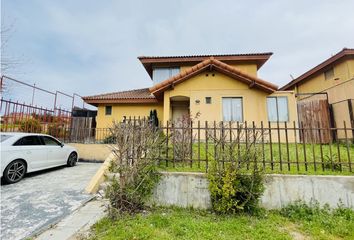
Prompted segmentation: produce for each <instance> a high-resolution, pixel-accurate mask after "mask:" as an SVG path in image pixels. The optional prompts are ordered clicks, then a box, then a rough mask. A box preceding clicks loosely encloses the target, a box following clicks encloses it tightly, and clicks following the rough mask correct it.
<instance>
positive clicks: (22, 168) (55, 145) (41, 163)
mask: <svg viewBox="0 0 354 240" xmlns="http://www.w3.org/2000/svg"><path fill="white" fill-rule="evenodd" d="M0 136H1V138H0V142H1V149H0V150H1V173H0V174H1V177H2V178H3V179H4V181H5V182H7V183H15V182H18V181H20V180H21V179H22V178H23V177H24V176H25V174H26V173H29V172H34V171H39V170H43V169H47V168H52V167H57V166H61V165H68V166H69V167H72V166H75V165H76V162H77V160H78V153H77V151H76V149H75V148H73V147H71V146H68V145H64V144H63V143H61V142H60V141H59V140H57V139H55V138H54V137H52V136H49V135H46V134H37V133H12V132H6V133H0Z"/></svg>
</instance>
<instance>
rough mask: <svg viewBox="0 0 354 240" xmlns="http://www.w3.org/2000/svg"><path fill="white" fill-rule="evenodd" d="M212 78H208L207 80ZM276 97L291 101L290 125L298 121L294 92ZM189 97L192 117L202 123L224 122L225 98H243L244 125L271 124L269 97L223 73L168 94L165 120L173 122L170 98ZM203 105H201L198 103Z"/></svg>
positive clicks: (201, 77) (195, 79) (199, 77)
mask: <svg viewBox="0 0 354 240" xmlns="http://www.w3.org/2000/svg"><path fill="white" fill-rule="evenodd" d="M207 75H208V76H207ZM213 75H214V76H213ZM272 95H282V96H287V97H288V103H289V104H288V107H289V122H292V121H295V120H297V115H296V104H295V96H294V94H293V92H292V91H284V92H275V93H273V94H272ZM176 96H186V97H189V98H190V112H191V114H192V115H195V114H196V113H198V112H199V113H200V117H199V119H198V120H200V121H201V122H204V121H217V122H219V121H222V98H223V97H242V101H243V121H255V122H256V123H259V122H260V121H264V122H267V121H268V116H267V102H266V100H267V96H269V94H268V93H266V92H264V91H261V90H258V89H256V88H251V89H250V88H249V86H248V85H247V84H245V83H242V82H240V81H237V80H235V79H233V78H231V77H228V76H226V75H224V74H222V73H219V72H216V71H212V72H204V73H201V74H198V75H197V76H195V77H193V78H191V79H189V80H187V81H185V82H183V83H181V84H178V85H176V86H175V87H174V89H171V90H168V91H166V92H165V93H164V119H165V120H170V119H171V113H170V103H169V101H170V98H171V97H176ZM205 97H211V101H212V103H211V104H206V103H205ZM197 100H199V101H200V102H199V103H197V102H196V101H197Z"/></svg>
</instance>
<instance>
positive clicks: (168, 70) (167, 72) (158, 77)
mask: <svg viewBox="0 0 354 240" xmlns="http://www.w3.org/2000/svg"><path fill="white" fill-rule="evenodd" d="M179 72H180V68H179V67H161V68H154V69H153V70H152V81H153V82H154V84H157V83H159V82H162V81H163V80H166V79H169V78H170V77H172V76H175V75H177V74H178V73H179Z"/></svg>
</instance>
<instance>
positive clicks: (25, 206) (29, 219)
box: [0, 163, 100, 240]
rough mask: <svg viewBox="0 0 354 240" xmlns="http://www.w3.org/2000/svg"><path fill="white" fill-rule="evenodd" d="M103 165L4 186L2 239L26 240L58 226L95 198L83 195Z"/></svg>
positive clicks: (35, 176) (64, 170)
mask: <svg viewBox="0 0 354 240" xmlns="http://www.w3.org/2000/svg"><path fill="white" fill-rule="evenodd" d="M99 167H100V164H98V163H78V165H77V166H75V167H72V168H67V167H60V168H56V169H54V170H50V171H45V172H40V173H33V174H30V175H29V176H28V177H26V178H24V179H23V180H22V181H20V182H18V183H15V184H11V185H2V186H1V236H0V239H8V240H12V239H22V238H25V237H27V236H29V235H31V234H33V233H34V232H36V231H38V230H40V229H42V228H44V227H46V226H48V225H50V224H53V223H55V222H57V221H58V220H59V219H61V218H63V217H64V216H66V215H68V214H70V212H72V211H73V210H75V209H76V208H78V207H79V206H80V205H81V204H82V203H84V202H85V201H87V200H89V199H90V198H91V197H92V196H91V195H88V194H85V193H84V192H83V190H84V188H85V187H86V185H87V183H88V182H89V180H90V179H91V177H92V176H93V175H94V174H95V173H96V171H97V170H98V168H99Z"/></svg>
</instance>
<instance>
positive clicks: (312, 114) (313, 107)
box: [297, 99, 332, 143]
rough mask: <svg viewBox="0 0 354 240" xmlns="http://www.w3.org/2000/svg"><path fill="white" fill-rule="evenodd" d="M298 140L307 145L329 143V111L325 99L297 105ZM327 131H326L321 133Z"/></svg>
mask: <svg viewBox="0 0 354 240" xmlns="http://www.w3.org/2000/svg"><path fill="white" fill-rule="evenodd" d="M297 109H298V117H299V124H300V129H301V131H300V139H301V140H302V141H304V142H307V143H329V142H331V140H332V136H331V130H330V128H331V120H330V110H329V105H328V101H327V99H311V100H309V99H306V100H300V101H298V103H297ZM324 129H328V131H323V130H324Z"/></svg>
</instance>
